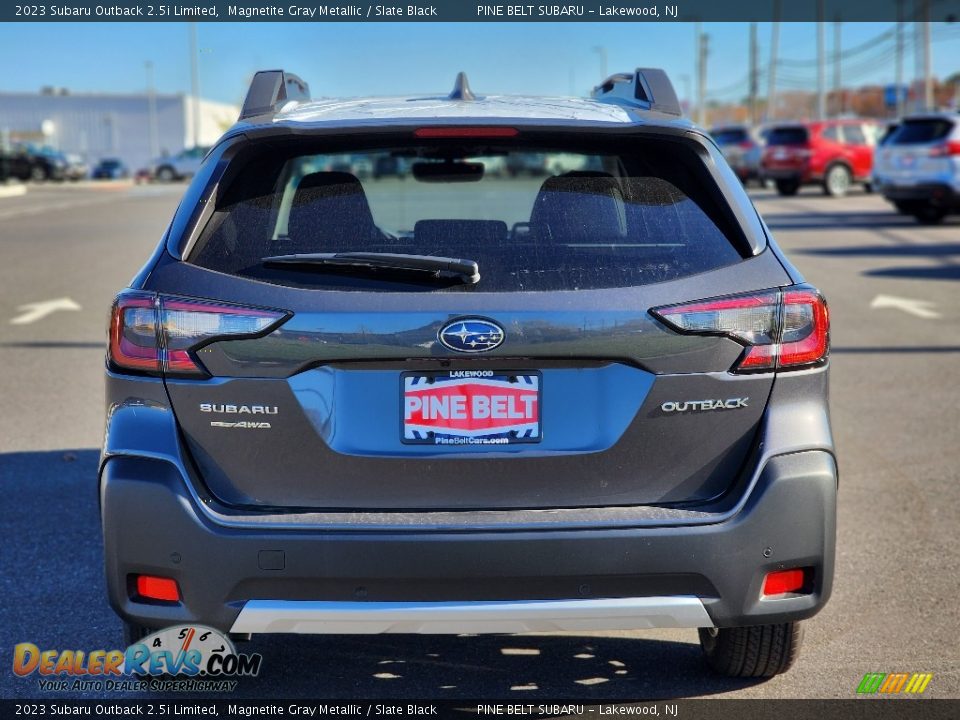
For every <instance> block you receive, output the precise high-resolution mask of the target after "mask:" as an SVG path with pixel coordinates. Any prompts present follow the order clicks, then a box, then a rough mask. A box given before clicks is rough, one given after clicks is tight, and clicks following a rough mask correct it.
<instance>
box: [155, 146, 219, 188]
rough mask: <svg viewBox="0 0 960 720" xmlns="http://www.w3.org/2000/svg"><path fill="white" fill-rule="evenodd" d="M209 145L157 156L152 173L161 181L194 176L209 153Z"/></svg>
mask: <svg viewBox="0 0 960 720" xmlns="http://www.w3.org/2000/svg"><path fill="white" fill-rule="evenodd" d="M209 149H210V148H208V147H201V146H198V147H192V148H187V149H185V150H182V151H181V152H179V153H177V154H176V155H172V156H168V157H161V158H157V159H156V160H154V161H153V163H152V168H151V175H152V176H153V177H154V178H155V179H157V180H159V181H160V182H173V181H174V180H183V179H185V178H189V177H193V176H194V175H195V174H196V172H197V170H198V169H199V168H200V163H201V162H202V161H203V158H204V156H205V155H206V154H207V151H208V150H209Z"/></svg>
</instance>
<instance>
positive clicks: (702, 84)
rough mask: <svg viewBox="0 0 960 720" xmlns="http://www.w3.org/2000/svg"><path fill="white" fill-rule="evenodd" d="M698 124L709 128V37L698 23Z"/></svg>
mask: <svg viewBox="0 0 960 720" xmlns="http://www.w3.org/2000/svg"><path fill="white" fill-rule="evenodd" d="M697 40H698V43H697V45H698V47H697V50H698V55H697V60H698V62H697V124H698V125H700V127H706V126H707V54H708V52H709V50H708V43H709V36H708V35H707V34H706V33H703V32H700V23H697Z"/></svg>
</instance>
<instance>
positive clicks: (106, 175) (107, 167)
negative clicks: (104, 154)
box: [91, 158, 130, 180]
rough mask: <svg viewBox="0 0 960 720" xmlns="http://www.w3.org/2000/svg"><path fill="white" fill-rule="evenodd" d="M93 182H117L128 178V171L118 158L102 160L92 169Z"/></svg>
mask: <svg viewBox="0 0 960 720" xmlns="http://www.w3.org/2000/svg"><path fill="white" fill-rule="evenodd" d="M91 177H93V179H94V180H119V179H121V178H126V177H130V170H129V168H127V166H126V165H124V163H123V161H122V160H120V159H119V158H103V159H102V160H101V161H100V162H99V163H97V166H96V167H95V168H94V169H93V172H92V173H91Z"/></svg>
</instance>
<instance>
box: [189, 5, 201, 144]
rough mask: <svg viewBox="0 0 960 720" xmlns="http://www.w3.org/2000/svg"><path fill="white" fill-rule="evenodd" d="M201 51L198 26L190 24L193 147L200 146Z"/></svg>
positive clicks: (193, 23)
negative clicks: (198, 41) (198, 46)
mask: <svg viewBox="0 0 960 720" xmlns="http://www.w3.org/2000/svg"><path fill="white" fill-rule="evenodd" d="M199 62H200V51H199V50H198V49H197V24H196V23H195V22H192V23H190V96H191V105H192V106H193V107H192V108H191V109H192V111H193V112H192V117H193V147H198V146H199V145H200V67H199Z"/></svg>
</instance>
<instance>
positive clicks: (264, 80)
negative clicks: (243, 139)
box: [240, 70, 310, 120]
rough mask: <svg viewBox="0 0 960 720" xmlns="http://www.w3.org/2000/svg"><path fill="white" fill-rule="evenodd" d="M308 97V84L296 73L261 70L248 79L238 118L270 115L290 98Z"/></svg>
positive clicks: (301, 98)
mask: <svg viewBox="0 0 960 720" xmlns="http://www.w3.org/2000/svg"><path fill="white" fill-rule="evenodd" d="M309 99H310V86H309V85H307V83H305V82H304V81H303V80H301V79H300V78H299V77H298V76H297V75H294V74H293V73H289V72H285V71H283V70H261V71H260V72H258V73H256V74H255V75H254V76H253V80H251V81H250V89H249V90H247V99H246V100H244V101H243V109H242V110H241V111H240V119H241V120H246V119H247V118H251V117H256V116H257V115H272V114H274V113H276V112H278V111H279V110H280V108H282V107H283V106H284V105H286V104H287V103H288V102H290V101H292V100H296V101H303V100H309Z"/></svg>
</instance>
